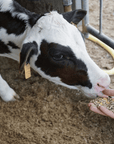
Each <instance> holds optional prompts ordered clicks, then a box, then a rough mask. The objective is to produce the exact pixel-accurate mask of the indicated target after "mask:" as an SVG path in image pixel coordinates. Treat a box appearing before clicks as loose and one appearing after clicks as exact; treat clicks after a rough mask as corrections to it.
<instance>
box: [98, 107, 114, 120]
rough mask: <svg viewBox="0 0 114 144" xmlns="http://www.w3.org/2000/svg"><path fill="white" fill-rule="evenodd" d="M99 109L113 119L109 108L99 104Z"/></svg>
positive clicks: (113, 114)
mask: <svg viewBox="0 0 114 144" xmlns="http://www.w3.org/2000/svg"><path fill="white" fill-rule="evenodd" d="M99 110H100V111H101V112H102V113H104V114H105V115H106V116H109V117H111V118H112V119H114V113H113V112H112V111H110V110H108V109H107V108H105V107H103V106H100V107H99Z"/></svg>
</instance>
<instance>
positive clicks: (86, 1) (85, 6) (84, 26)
mask: <svg viewBox="0 0 114 144" xmlns="http://www.w3.org/2000/svg"><path fill="white" fill-rule="evenodd" d="M81 1H82V9H83V10H85V11H87V14H86V16H85V17H84V19H83V20H82V32H83V33H84V35H85V37H86V38H88V31H87V26H88V25H89V0H81Z"/></svg>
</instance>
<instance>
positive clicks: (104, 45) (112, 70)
mask: <svg viewBox="0 0 114 144" xmlns="http://www.w3.org/2000/svg"><path fill="white" fill-rule="evenodd" d="M88 39H89V40H91V41H93V42H95V43H97V44H99V45H100V46H102V47H103V48H104V49H105V50H107V51H108V52H109V53H110V54H111V56H112V57H113V58H114V50H113V49H112V48H110V47H109V46H108V45H106V44H105V43H103V42H102V41H100V40H99V39H98V38H96V37H94V36H92V35H90V34H89V37H88ZM104 71H105V72H106V73H107V74H109V75H113V74H114V68H112V69H111V70H104Z"/></svg>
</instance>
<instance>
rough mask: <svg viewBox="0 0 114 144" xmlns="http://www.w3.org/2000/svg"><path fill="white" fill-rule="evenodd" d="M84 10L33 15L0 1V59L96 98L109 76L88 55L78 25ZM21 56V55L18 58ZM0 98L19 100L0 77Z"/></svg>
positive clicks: (7, 0)
mask: <svg viewBox="0 0 114 144" xmlns="http://www.w3.org/2000/svg"><path fill="white" fill-rule="evenodd" d="M85 15H86V11H84V10H74V11H71V12H67V13H63V14H59V13H58V12H57V11H50V12H49V13H45V14H36V13H34V12H30V11H29V10H27V9H25V8H23V7H22V6H21V5H20V4H18V3H17V2H16V1H14V0H0V56H3V57H8V58H11V59H14V60H16V61H18V62H19V69H20V71H22V70H23V67H24V65H25V64H30V66H31V68H32V69H33V70H35V71H36V72H38V73H39V74H40V75H41V76H42V77H43V78H46V79H48V80H49V81H52V82H54V83H55V84H58V85H62V86H65V87H67V88H70V89H79V90H81V91H82V92H84V93H85V95H86V96H88V97H96V96H97V95H98V94H99V93H102V91H103V89H104V88H106V87H108V86H109V84H110V78H109V76H108V75H107V74H106V73H105V72H104V71H103V70H101V69H100V68H99V67H98V66H97V65H96V64H95V62H94V61H93V60H92V59H91V58H90V56H89V55H88V53H87V50H86V46H85V43H84V40H83V38H82V35H81V33H80V31H79V30H78V29H77V28H76V27H75V26H74V25H72V24H71V22H73V23H75V24H78V23H79V22H80V21H81V20H82V19H83V18H84V16H85ZM19 55H20V56H19ZM0 96H1V98H2V99H3V100H4V101H6V102H8V101H14V100H15V99H16V98H18V95H17V94H16V92H15V91H14V90H13V89H12V88H11V87H10V86H9V85H8V84H7V82H6V81H5V80H4V79H3V78H2V76H1V75H0Z"/></svg>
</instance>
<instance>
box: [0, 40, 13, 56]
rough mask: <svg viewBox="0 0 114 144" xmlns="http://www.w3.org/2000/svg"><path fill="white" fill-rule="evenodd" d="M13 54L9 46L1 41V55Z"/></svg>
mask: <svg viewBox="0 0 114 144" xmlns="http://www.w3.org/2000/svg"><path fill="white" fill-rule="evenodd" d="M5 53H11V52H10V50H9V48H8V46H7V45H6V44H5V43H4V42H3V41H1V40H0V54H5Z"/></svg>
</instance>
